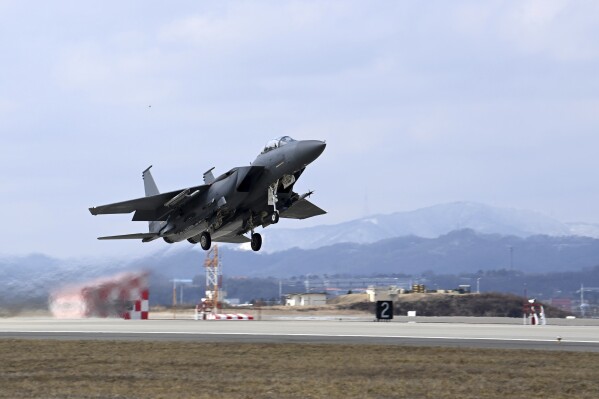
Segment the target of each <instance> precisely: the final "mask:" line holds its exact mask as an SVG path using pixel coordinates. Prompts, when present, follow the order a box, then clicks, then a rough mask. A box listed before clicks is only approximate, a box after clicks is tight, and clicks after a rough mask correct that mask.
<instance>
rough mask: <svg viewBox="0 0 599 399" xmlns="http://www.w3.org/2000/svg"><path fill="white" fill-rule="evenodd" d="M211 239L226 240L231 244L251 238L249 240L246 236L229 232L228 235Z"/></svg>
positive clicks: (244, 241) (241, 242)
mask: <svg viewBox="0 0 599 399" xmlns="http://www.w3.org/2000/svg"><path fill="white" fill-rule="evenodd" d="M212 241H215V242H228V243H231V244H243V243H246V242H250V241H252V240H250V239H249V238H247V237H246V236H239V235H236V234H231V235H228V236H222V237H218V238H213V239H212Z"/></svg>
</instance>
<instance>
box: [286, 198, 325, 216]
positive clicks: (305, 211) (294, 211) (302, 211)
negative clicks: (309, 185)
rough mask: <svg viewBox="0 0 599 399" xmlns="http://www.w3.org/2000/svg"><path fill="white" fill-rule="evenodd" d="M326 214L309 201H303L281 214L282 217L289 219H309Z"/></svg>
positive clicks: (295, 203)
mask: <svg viewBox="0 0 599 399" xmlns="http://www.w3.org/2000/svg"><path fill="white" fill-rule="evenodd" d="M325 213H326V212H325V211H323V210H322V209H320V208H319V207H317V206H316V205H314V204H313V203H311V202H310V201H308V200H307V199H301V200H299V201H297V202H294V203H293V205H291V206H290V207H289V208H287V209H285V210H284V211H283V212H281V217H282V218H287V219H307V218H311V217H313V216H318V215H324V214H325Z"/></svg>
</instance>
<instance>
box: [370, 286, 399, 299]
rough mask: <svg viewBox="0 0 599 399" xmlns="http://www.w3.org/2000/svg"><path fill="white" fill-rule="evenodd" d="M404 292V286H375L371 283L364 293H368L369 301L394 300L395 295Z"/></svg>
mask: <svg viewBox="0 0 599 399" xmlns="http://www.w3.org/2000/svg"><path fill="white" fill-rule="evenodd" d="M405 292H406V290H405V289H404V288H401V287H397V286H394V285H392V286H389V287H377V286H372V285H371V286H370V287H368V289H367V290H366V294H368V301H369V302H376V301H396V300H397V296H398V295H399V294H404V293H405Z"/></svg>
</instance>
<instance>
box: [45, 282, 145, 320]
mask: <svg viewBox="0 0 599 399" xmlns="http://www.w3.org/2000/svg"><path fill="white" fill-rule="evenodd" d="M148 299H149V291H148V273H147V272H135V273H121V274H117V275H115V276H111V277H107V278H101V279H96V280H92V281H89V282H87V283H83V284H79V285H75V286H70V287H67V288H63V289H61V290H60V291H57V292H54V293H53V294H52V295H51V296H50V311H51V312H52V314H54V316H55V317H58V318H84V317H123V318H125V319H138V320H145V319H147V318H148V311H149V302H148Z"/></svg>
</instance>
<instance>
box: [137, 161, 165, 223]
mask: <svg viewBox="0 0 599 399" xmlns="http://www.w3.org/2000/svg"><path fill="white" fill-rule="evenodd" d="M151 167H152V165H150V166H148V168H147V169H146V170H144V171H143V172H142V174H141V177H143V179H144V189H145V190H146V197H150V196H152V195H158V194H160V191H158V187H157V186H156V182H154V178H153V177H152V172H150V168H151ZM162 225H163V223H161V222H158V221H156V222H149V229H150V233H158V232H159V231H160V229H161V227H162Z"/></svg>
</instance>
